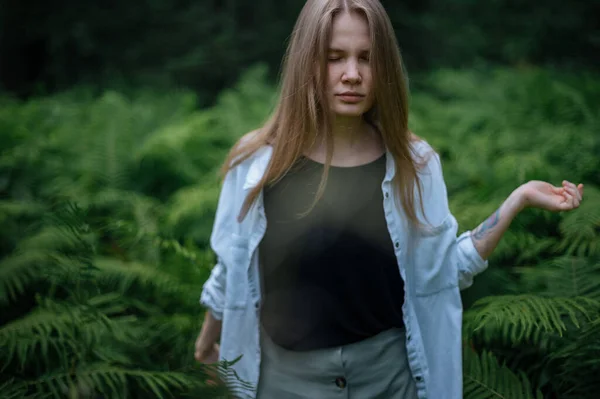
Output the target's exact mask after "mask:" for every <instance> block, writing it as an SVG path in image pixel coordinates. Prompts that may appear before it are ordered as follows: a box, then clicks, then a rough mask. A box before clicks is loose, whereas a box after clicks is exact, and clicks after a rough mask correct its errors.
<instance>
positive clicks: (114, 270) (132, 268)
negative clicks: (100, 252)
mask: <svg viewBox="0 0 600 399" xmlns="http://www.w3.org/2000/svg"><path fill="white" fill-rule="evenodd" d="M94 265H95V266H96V267H97V268H98V275H97V281H98V282H99V283H101V284H104V285H106V286H112V287H118V291H119V292H121V293H126V292H127V291H128V290H129V289H130V287H132V286H133V285H134V284H136V285H139V286H141V287H144V288H146V289H158V290H159V291H160V292H161V293H163V294H167V293H170V294H178V295H181V294H185V293H188V292H189V293H191V292H192V289H191V287H189V288H190V290H189V291H187V290H186V289H185V288H188V287H187V286H186V285H185V284H183V283H182V282H181V281H179V280H178V279H176V278H174V277H173V276H172V275H170V274H168V273H166V272H163V271H162V270H159V269H157V268H155V267H152V266H148V265H145V264H143V263H138V262H123V261H120V260H118V259H113V258H97V259H95V260H94Z"/></svg>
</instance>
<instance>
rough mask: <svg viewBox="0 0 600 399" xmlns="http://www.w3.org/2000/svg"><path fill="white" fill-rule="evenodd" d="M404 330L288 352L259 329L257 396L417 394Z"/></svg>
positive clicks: (349, 398) (382, 397)
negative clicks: (260, 348) (259, 351)
mask: <svg viewBox="0 0 600 399" xmlns="http://www.w3.org/2000/svg"><path fill="white" fill-rule="evenodd" d="M405 342H406V340H405V333H404V330H401V329H391V330H388V331H384V332H382V333H380V334H378V335H377V336H375V337H372V338H369V339H367V340H364V341H361V342H357V343H354V344H350V345H345V346H341V347H336V348H327V349H320V350H315V351H308V352H293V351H288V350H286V349H284V348H282V347H280V346H278V345H276V344H275V343H273V341H272V340H271V339H270V338H269V337H268V336H267V334H265V333H264V330H262V331H261V347H262V357H261V368H260V379H259V382H258V387H257V399H416V398H417V390H416V386H415V382H414V380H413V377H412V374H411V372H410V368H409V366H408V359H407V357H406V346H405Z"/></svg>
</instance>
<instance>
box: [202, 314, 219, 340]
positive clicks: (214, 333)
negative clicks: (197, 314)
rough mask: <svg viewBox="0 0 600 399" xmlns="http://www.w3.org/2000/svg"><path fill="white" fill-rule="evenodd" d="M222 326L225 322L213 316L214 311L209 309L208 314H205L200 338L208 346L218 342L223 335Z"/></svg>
mask: <svg viewBox="0 0 600 399" xmlns="http://www.w3.org/2000/svg"><path fill="white" fill-rule="evenodd" d="M222 326H223V322H222V321H221V320H217V319H216V318H215V316H213V314H212V312H211V311H210V310H207V311H206V314H205V315H204V322H203V323H202V329H201V330H200V339H201V340H202V342H204V343H205V344H206V345H207V346H210V345H212V344H213V343H215V342H217V340H218V339H219V337H220V336H221V328H222Z"/></svg>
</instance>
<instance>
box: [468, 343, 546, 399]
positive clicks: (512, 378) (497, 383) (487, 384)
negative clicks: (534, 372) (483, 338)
mask: <svg viewBox="0 0 600 399" xmlns="http://www.w3.org/2000/svg"><path fill="white" fill-rule="evenodd" d="M463 379H464V397H466V398H472V399H501V398H505V399H520V398H522V399H534V398H536V399H542V398H543V396H542V393H541V392H540V391H539V390H538V391H537V392H536V394H535V396H533V394H532V392H533V390H532V387H531V383H530V382H529V380H528V379H527V376H526V375H524V374H523V373H518V374H515V373H513V372H512V371H511V370H510V369H509V368H508V367H506V366H505V365H502V366H501V365H499V364H498V361H497V360H496V358H495V357H494V355H492V354H491V353H489V352H487V351H483V352H482V353H481V355H478V354H477V353H475V352H473V351H469V350H465V351H464V373H463Z"/></svg>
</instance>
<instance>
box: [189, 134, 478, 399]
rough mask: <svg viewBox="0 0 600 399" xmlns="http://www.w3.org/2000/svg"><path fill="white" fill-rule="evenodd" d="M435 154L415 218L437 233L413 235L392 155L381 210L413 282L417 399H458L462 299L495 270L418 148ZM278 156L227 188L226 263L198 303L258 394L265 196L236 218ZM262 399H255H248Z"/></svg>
mask: <svg viewBox="0 0 600 399" xmlns="http://www.w3.org/2000/svg"><path fill="white" fill-rule="evenodd" d="M430 151H431V154H432V156H431V157H430V158H429V160H428V162H427V164H426V166H425V167H424V168H423V169H422V170H421V171H420V172H419V173H420V178H421V182H422V189H423V204H424V209H425V213H426V215H423V214H422V213H421V212H417V215H418V217H419V218H420V219H421V220H422V221H423V222H425V221H427V222H428V225H429V226H433V227H430V228H428V229H427V230H426V231H422V230H420V231H417V230H416V229H414V228H411V227H410V226H409V224H408V221H407V220H408V219H407V217H406V216H405V215H404V213H403V211H402V208H401V207H400V206H399V203H400V201H399V198H397V197H398V195H397V194H396V191H395V190H394V189H393V186H392V179H393V177H394V174H395V170H396V168H395V162H394V159H393V157H392V155H391V153H389V151H388V152H387V154H386V158H387V160H386V174H385V177H384V179H383V181H382V183H381V190H382V191H383V198H384V199H383V208H384V212H385V218H386V222H387V227H388V231H389V234H390V236H391V238H392V242H393V243H394V249H395V253H396V258H397V260H398V267H399V271H400V274H401V276H402V278H403V280H404V282H405V289H404V305H403V308H402V310H403V316H404V324H405V327H406V348H407V353H408V360H409V364H410V368H411V371H412V374H413V376H414V378H415V381H416V384H417V389H418V396H419V399H424V398H431V399H441V398H444V399H460V398H462V397H463V395H462V384H463V382H462V347H461V342H462V341H461V327H462V311H463V309H462V302H461V297H460V292H459V289H463V288H466V287H469V286H470V285H471V284H472V282H473V276H474V275H476V274H478V273H480V272H482V271H483V270H485V268H486V267H487V261H484V260H483V259H482V258H481V256H480V255H479V253H478V252H477V250H476V249H475V247H474V246H473V242H472V240H471V237H470V232H469V231H467V232H465V233H463V234H461V235H460V236H459V237H458V238H457V231H458V225H457V222H456V219H455V218H454V217H453V216H452V214H451V213H450V210H449V208H448V198H447V193H446V185H445V183H444V178H443V174H442V167H441V164H440V159H439V156H438V155H437V154H436V153H434V152H433V150H432V149H431V147H430V146H429V145H428V144H427V143H426V142H425V141H421V142H418V143H417V144H415V145H414V147H413V154H414V155H415V156H417V157H421V156H423V155H425V154H426V153H428V152H430ZM271 154H272V148H271V147H270V146H264V147H262V148H261V149H259V150H258V151H257V152H256V153H254V154H253V155H252V156H251V157H250V158H248V159H247V160H245V161H244V162H242V163H241V164H239V165H238V166H236V167H235V168H234V169H233V170H231V171H230V172H229V174H228V175H227V176H226V178H225V181H224V183H223V187H222V189H221V194H220V197H219V202H218V207H217V212H216V217H215V222H214V227H213V231H212V235H211V246H212V249H213V251H214V252H215V254H216V255H217V259H218V262H217V264H216V265H215V266H214V268H213V270H212V273H211V275H210V277H209V279H208V280H207V281H206V283H205V284H204V287H203V290H202V295H201V298H200V303H201V304H202V305H204V306H206V307H207V308H208V309H209V310H210V311H211V312H212V313H213V315H214V316H215V317H216V318H217V319H219V320H222V321H223V328H222V332H221V352H220V358H221V360H224V359H226V360H233V359H236V358H238V357H239V356H240V355H242V357H241V359H240V360H239V361H238V362H237V363H236V364H235V365H234V366H233V368H234V370H235V372H236V373H237V374H238V376H239V378H240V379H241V380H244V381H246V382H248V383H250V384H252V385H253V386H254V387H256V386H257V384H258V380H259V373H260V360H261V347H260V339H259V334H260V328H259V310H260V306H261V290H260V278H259V274H258V273H259V265H258V259H259V257H258V244H259V243H260V241H261V239H262V237H263V235H264V233H265V230H266V228H267V220H266V217H265V212H264V208H263V197H262V193H261V194H260V195H259V197H258V200H257V201H256V202H255V204H254V205H253V206H252V207H251V208H250V211H249V212H248V214H247V216H246V218H245V219H244V220H243V221H242V222H241V223H238V222H237V215H238V213H239V211H240V209H241V206H242V202H243V200H244V198H245V197H246V195H247V194H248V192H249V190H250V189H251V188H252V187H255V186H256V184H257V183H258V182H259V181H260V179H261V178H262V176H263V174H264V173H265V170H266V168H267V165H268V164H269V161H270V159H271ZM415 192H416V189H415ZM424 216H426V219H425V218H424ZM399 292H403V291H401V290H399ZM389 366H390V367H393V366H394V365H393V364H390V365H389ZM254 396H255V395H253V394H251V393H247V394H244V396H243V397H244V399H246V398H248V399H250V398H252V399H253V398H254Z"/></svg>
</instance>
